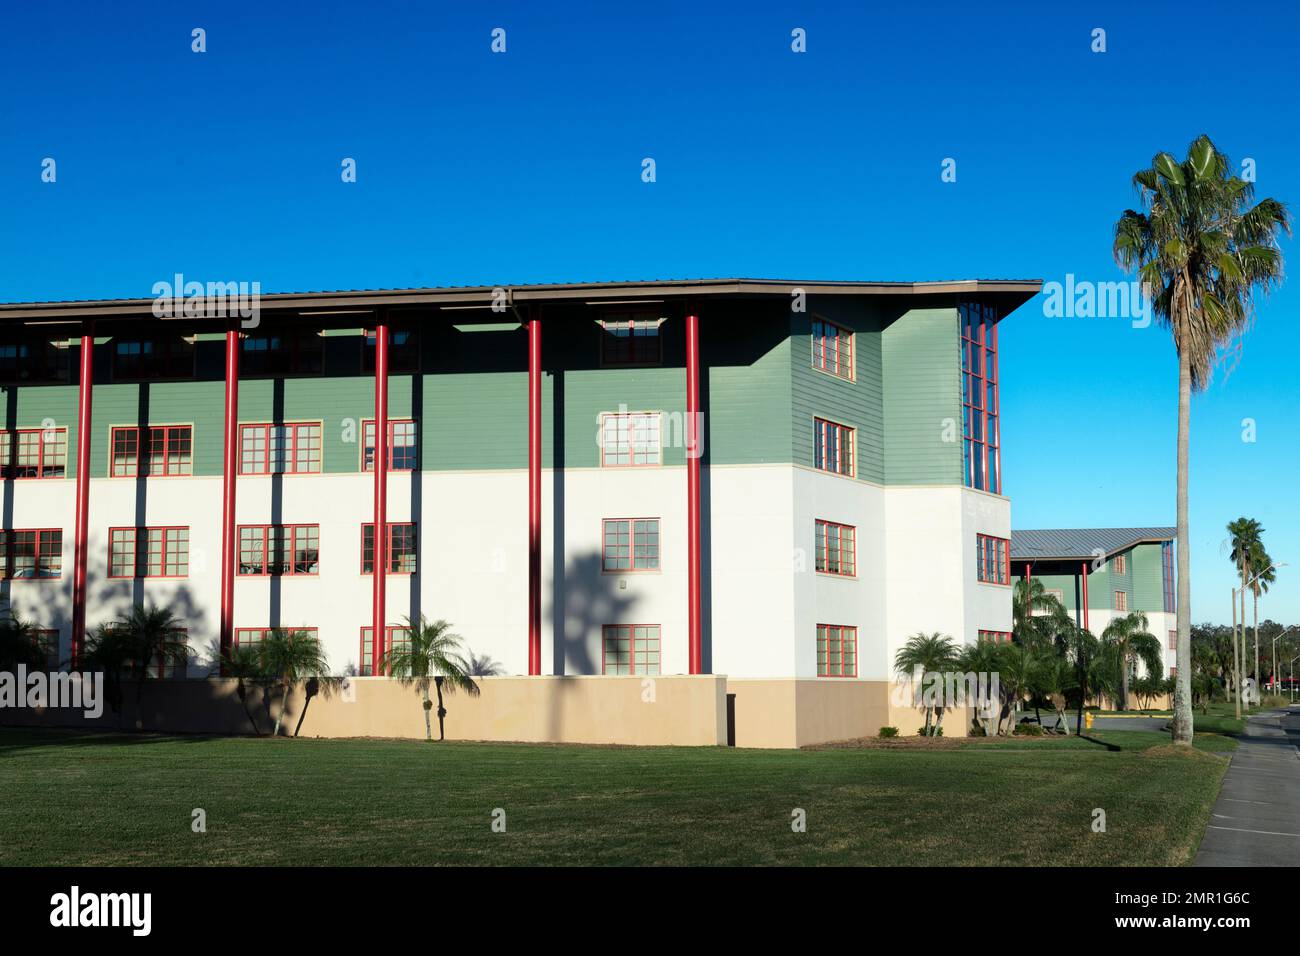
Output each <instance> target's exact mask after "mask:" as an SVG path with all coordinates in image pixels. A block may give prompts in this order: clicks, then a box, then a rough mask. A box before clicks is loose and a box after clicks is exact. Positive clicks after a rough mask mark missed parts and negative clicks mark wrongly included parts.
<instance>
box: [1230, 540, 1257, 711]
mask: <svg viewBox="0 0 1300 956" xmlns="http://www.w3.org/2000/svg"><path fill="white" fill-rule="evenodd" d="M1263 533H1264V528H1263V527H1262V526H1261V525H1260V523H1259V522H1258V521H1256V520H1255V519H1254V518H1247V517H1245V516H1244V515H1243V516H1242V517H1240V518H1238V519H1237V520H1236V521H1229V522H1228V536H1229V543H1230V545H1231V551H1230V553H1229V557H1230V558H1231V560H1232V564H1233V567H1235V568H1236V569H1237V573H1238V574H1239V575H1240V580H1241V587H1240V588H1238V589H1237V594H1238V598H1239V599H1240V601H1241V618H1240V620H1241V630H1240V631H1238V630H1237V629H1236V627H1235V626H1234V628H1233V634H1232V639H1233V641H1234V645H1233V646H1234V653H1236V654H1237V682H1238V684H1239V685H1242V684H1243V681H1242V678H1243V677H1244V676H1245V673H1246V583H1247V581H1249V580H1250V577H1251V571H1252V564H1251V562H1252V560H1253V559H1254V558H1255V557H1256V552H1257V551H1258V550H1259V549H1260V548H1261V547H1262V545H1261V543H1260V537H1261V535H1263ZM1236 615H1237V608H1236V607H1235V606H1234V607H1233V617H1234V619H1236ZM1237 717H1241V692H1240V687H1239V688H1238V693H1237Z"/></svg>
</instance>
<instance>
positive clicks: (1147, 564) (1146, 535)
mask: <svg viewBox="0 0 1300 956" xmlns="http://www.w3.org/2000/svg"><path fill="white" fill-rule="evenodd" d="M1174 537H1175V529H1174V528H1056V529H1048V530H1035V531H1012V532H1011V566H1012V569H1013V570H1014V572H1015V573H1016V574H1017V575H1022V576H1023V577H1025V578H1026V579H1029V578H1031V577H1033V578H1038V580H1040V581H1042V582H1043V586H1044V587H1045V588H1046V589H1047V590H1048V591H1049V592H1050V593H1051V594H1053V595H1054V596H1055V597H1056V598H1057V599H1058V600H1060V601H1061V603H1062V604H1063V605H1064V606H1065V609H1066V610H1067V611H1069V613H1070V614H1071V615H1073V616H1074V619H1075V623H1076V624H1077V625H1078V626H1079V627H1082V628H1086V629H1087V630H1089V631H1091V632H1092V633H1093V634H1096V635H1099V636H1100V635H1101V634H1102V633H1103V632H1104V631H1105V630H1106V625H1108V624H1109V623H1110V622H1111V621H1113V620H1114V619H1115V618H1117V617H1123V616H1124V615H1125V614H1128V613H1129V612H1131V611H1141V612H1142V613H1143V614H1145V615H1146V616H1147V624H1148V629H1149V631H1150V633H1152V634H1154V635H1155V636H1156V637H1158V638H1160V643H1161V646H1162V647H1163V648H1164V664H1165V674H1164V676H1167V677H1172V676H1173V675H1174V670H1175V666H1176V657H1175V652H1176V650H1177V637H1178V624H1177V621H1176V620H1175V614H1174V608H1175V591H1174Z"/></svg>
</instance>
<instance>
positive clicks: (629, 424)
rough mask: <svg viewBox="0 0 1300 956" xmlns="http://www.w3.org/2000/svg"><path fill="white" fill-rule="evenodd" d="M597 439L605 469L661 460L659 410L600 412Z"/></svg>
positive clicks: (659, 461)
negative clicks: (601, 413)
mask: <svg viewBox="0 0 1300 956" xmlns="http://www.w3.org/2000/svg"><path fill="white" fill-rule="evenodd" d="M600 438H601V441H600V452H601V456H600V463H601V465H603V466H604V467H606V468H638V467H643V466H648V465H658V464H660V463H661V462H662V461H663V458H662V448H661V445H660V440H661V435H660V415H659V413H658V412H633V413H630V414H626V415H624V414H613V413H606V414H603V415H601V417H600Z"/></svg>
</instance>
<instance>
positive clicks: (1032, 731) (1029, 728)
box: [1015, 724, 1043, 737]
mask: <svg viewBox="0 0 1300 956" xmlns="http://www.w3.org/2000/svg"><path fill="white" fill-rule="evenodd" d="M1015 733H1017V734H1019V735H1020V736H1022V737H1041V736H1043V728H1042V727H1041V726H1040V725H1039V724H1016V729H1015Z"/></svg>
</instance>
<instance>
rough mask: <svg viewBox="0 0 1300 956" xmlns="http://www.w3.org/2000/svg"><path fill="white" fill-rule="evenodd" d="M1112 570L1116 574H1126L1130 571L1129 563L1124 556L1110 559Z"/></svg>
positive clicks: (1120, 555)
mask: <svg viewBox="0 0 1300 956" xmlns="http://www.w3.org/2000/svg"><path fill="white" fill-rule="evenodd" d="M1110 569H1111V570H1112V571H1114V572H1115V573H1116V574H1125V573H1127V570H1128V562H1127V561H1126V560H1124V555H1122V554H1117V555H1115V557H1113V558H1111V559H1110Z"/></svg>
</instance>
